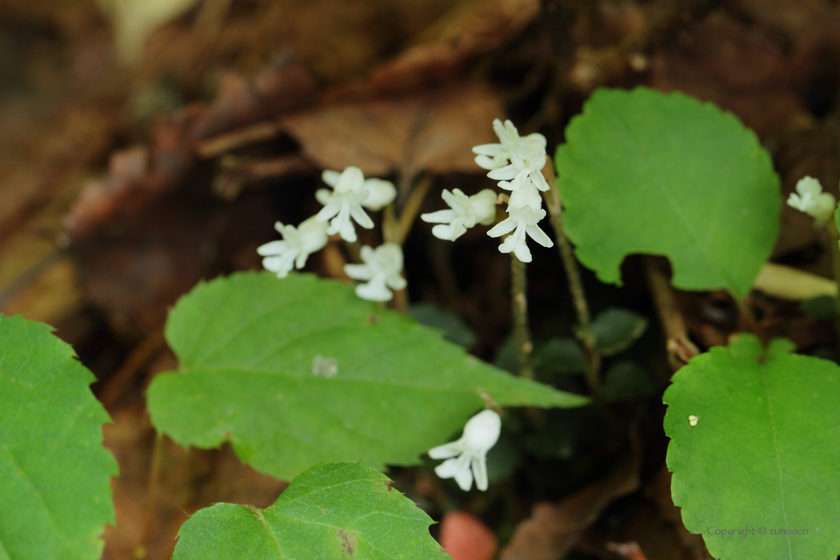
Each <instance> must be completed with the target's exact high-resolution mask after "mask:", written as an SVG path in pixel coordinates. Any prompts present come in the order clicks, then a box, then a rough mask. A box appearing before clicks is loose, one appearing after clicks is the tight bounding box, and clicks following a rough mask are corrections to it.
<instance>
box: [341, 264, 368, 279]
mask: <svg viewBox="0 0 840 560" xmlns="http://www.w3.org/2000/svg"><path fill="white" fill-rule="evenodd" d="M344 274H346V275H347V276H349V277H350V278H352V279H353V280H370V279H371V278H372V277H373V275H372V274H371V272H370V269H369V268H368V267H367V266H366V265H363V264H345V265H344Z"/></svg>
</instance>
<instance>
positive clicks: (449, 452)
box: [429, 438, 464, 459]
mask: <svg viewBox="0 0 840 560" xmlns="http://www.w3.org/2000/svg"><path fill="white" fill-rule="evenodd" d="M462 439H463V438H462ZM463 452H464V446H463V444H462V443H461V440H460V439H459V440H458V441H453V442H452V443H445V444H443V445H438V446H437V447H433V448H431V449H429V457H431V458H432V459H448V458H450V457H456V456H458V455H460V454H461V453H463Z"/></svg>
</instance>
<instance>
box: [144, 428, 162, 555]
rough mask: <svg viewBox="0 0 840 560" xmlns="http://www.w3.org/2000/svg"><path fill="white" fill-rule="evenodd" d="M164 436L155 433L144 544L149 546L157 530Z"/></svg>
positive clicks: (150, 466)
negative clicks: (156, 520) (156, 521)
mask: <svg viewBox="0 0 840 560" xmlns="http://www.w3.org/2000/svg"><path fill="white" fill-rule="evenodd" d="M164 443H165V442H164V441H163V434H161V433H160V432H156V433H155V442H154V445H153V447H152V462H151V464H150V465H149V482H148V485H149V486H148V494H147V498H148V501H147V503H146V527H145V530H144V535H143V544H145V545H148V544H149V542H150V541H151V540H152V536H153V533H154V528H155V519H156V517H157V516H156V515H155V513H156V511H157V501H158V494H159V490H160V470H161V465H162V463H163V452H164Z"/></svg>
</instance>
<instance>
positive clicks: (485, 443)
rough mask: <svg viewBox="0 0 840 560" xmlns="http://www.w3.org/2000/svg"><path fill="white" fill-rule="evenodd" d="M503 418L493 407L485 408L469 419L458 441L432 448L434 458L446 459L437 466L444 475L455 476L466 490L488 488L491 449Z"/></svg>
mask: <svg viewBox="0 0 840 560" xmlns="http://www.w3.org/2000/svg"><path fill="white" fill-rule="evenodd" d="M501 430H502V419H501V418H500V417H499V415H498V414H496V413H495V412H494V411H492V410H482V411H481V412H479V413H478V414H476V415H475V416H473V417H472V418H470V419H469V421H468V422H467V425H466V426H464V434H463V435H462V436H461V439H459V440H458V441H453V442H452V443H447V444H446V445H441V446H438V447H435V448H433V449H430V450H429V457H431V458H432V459H446V461H444V462H443V463H441V464H440V465H438V466H437V467H435V472H436V473H437V475H438V476H439V477H441V478H455V482H457V483H458V486H460V487H461V490H463V491H464V492H467V491H469V489H470V488H471V487H472V481H473V477H475V487H476V488H478V489H479V490H487V452H488V451H490V448H491V447H493V446H494V445H496V442H497V441H498V440H499V433H500V432H501Z"/></svg>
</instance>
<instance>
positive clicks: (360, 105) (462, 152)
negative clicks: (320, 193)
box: [281, 85, 504, 177]
mask: <svg viewBox="0 0 840 560" xmlns="http://www.w3.org/2000/svg"><path fill="white" fill-rule="evenodd" d="M503 115H504V113H503V109H502V106H501V103H500V101H499V99H498V97H497V96H496V94H495V93H493V92H492V91H490V90H489V89H488V88H486V87H484V86H479V85H459V86H454V87H452V88H447V89H444V90H441V91H437V92H431V93H424V94H420V95H415V96H411V97H406V98H402V99H389V100H366V101H351V102H345V103H336V104H332V105H328V106H324V107H320V108H317V109H314V110H312V111H306V112H303V113H298V114H296V115H292V116H290V117H287V118H285V119H284V120H283V121H282V123H281V128H283V129H285V130H286V131H287V132H288V133H289V134H290V135H291V136H293V137H294V138H295V139H296V140H297V141H298V142H300V144H301V145H302V149H303V153H304V155H306V156H307V157H308V158H309V159H310V160H311V161H313V162H315V164H316V165H318V166H320V167H322V168H326V169H343V168H344V167H347V166H348V165H354V166H356V167H359V168H360V169H361V170H362V171H363V172H364V173H365V175H369V176H383V175H388V174H390V173H393V172H395V171H398V172H399V173H400V174H402V175H403V176H408V177H411V176H413V175H415V174H416V173H418V172H420V171H429V172H432V173H451V172H464V173H472V172H476V171H480V169H479V168H478V167H477V166H476V165H475V162H474V161H473V158H474V157H475V156H474V155H473V153H472V150H471V149H472V147H473V146H476V145H478V144H485V143H488V142H493V141H494V140H495V136H494V135H493V132H492V128H491V123H492V121H493V119H494V118H500V117H502V116H503Z"/></svg>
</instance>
